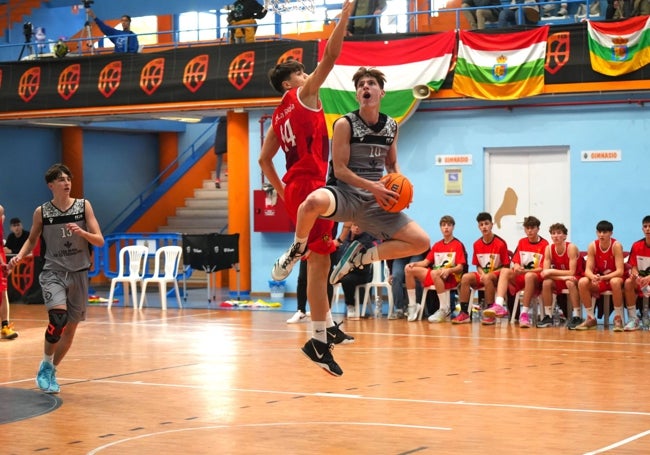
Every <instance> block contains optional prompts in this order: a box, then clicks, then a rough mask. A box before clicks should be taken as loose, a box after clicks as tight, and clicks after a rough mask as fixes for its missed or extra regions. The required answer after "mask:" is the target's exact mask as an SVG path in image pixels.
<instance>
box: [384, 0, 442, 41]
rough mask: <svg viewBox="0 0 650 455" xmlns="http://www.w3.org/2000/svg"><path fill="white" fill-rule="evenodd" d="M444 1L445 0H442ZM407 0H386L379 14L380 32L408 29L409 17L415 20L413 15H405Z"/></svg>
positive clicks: (404, 31) (398, 31)
mask: <svg viewBox="0 0 650 455" xmlns="http://www.w3.org/2000/svg"><path fill="white" fill-rule="evenodd" d="M434 1H435V0H434ZM444 1H445V2H446V0H444ZM407 9H408V3H407V0H388V1H387V2H386V9H385V10H384V12H383V14H382V15H381V21H380V23H381V31H382V33H406V32H407V31H408V22H409V20H410V19H413V20H415V16H407V15H406V14H404V11H407Z"/></svg>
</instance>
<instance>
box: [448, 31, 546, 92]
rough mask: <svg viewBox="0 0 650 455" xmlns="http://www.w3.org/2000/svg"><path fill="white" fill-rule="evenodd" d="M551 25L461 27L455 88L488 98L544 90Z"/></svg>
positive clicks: (456, 90)
mask: <svg viewBox="0 0 650 455" xmlns="http://www.w3.org/2000/svg"><path fill="white" fill-rule="evenodd" d="M548 30H549V26H548V25H545V26H543V27H539V28H536V29H533V30H528V31H523V32H513V33H496V34H487V33H480V32H470V31H465V30H461V31H460V32H459V33H460V36H459V43H458V60H457V62H456V69H455V73H454V83H453V86H452V88H453V89H454V91H455V92H457V93H459V94H461V95H465V96H470V97H472V98H480V99H485V100H513V99H518V98H525V97H527V96H533V95H538V94H540V93H541V92H542V91H543V90H544V61H545V60H546V40H547V38H548Z"/></svg>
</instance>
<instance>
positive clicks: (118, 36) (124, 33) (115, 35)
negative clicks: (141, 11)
mask: <svg viewBox="0 0 650 455" xmlns="http://www.w3.org/2000/svg"><path fill="white" fill-rule="evenodd" d="M86 12H87V13H88V17H91V18H93V19H94V20H95V24H97V27H99V29H100V30H101V31H102V33H103V34H104V35H106V36H107V37H108V39H109V40H111V41H112V42H113V44H114V45H115V52H116V53H127V52H129V53H134V54H135V53H137V52H138V50H139V49H140V43H138V36H137V35H136V34H135V33H133V32H132V31H131V16H127V15H126V14H124V15H123V16H122V18H121V19H120V23H121V24H122V30H118V29H116V28H113V27H111V26H109V25H106V24H105V23H104V22H103V21H102V20H101V19H99V18H98V17H97V16H95V13H94V11H93V10H92V9H90V8H88V9H86Z"/></svg>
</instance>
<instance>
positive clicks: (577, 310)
mask: <svg viewBox="0 0 650 455" xmlns="http://www.w3.org/2000/svg"><path fill="white" fill-rule="evenodd" d="M581 313H582V312H581V311H580V308H574V309H573V310H572V314H573V316H575V317H577V318H579V317H581Z"/></svg>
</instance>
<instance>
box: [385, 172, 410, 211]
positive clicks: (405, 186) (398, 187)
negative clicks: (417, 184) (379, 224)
mask: <svg viewBox="0 0 650 455" xmlns="http://www.w3.org/2000/svg"><path fill="white" fill-rule="evenodd" d="M379 181H380V182H381V183H383V184H384V186H385V187H386V189H388V190H391V191H394V192H396V193H398V194H399V197H398V198H397V200H392V201H391V202H390V203H389V204H382V202H381V201H379V200H378V201H377V203H378V204H379V205H380V206H381V208H382V209H384V210H386V211H387V212H393V213H397V212H401V211H402V210H404V209H405V208H407V207H408V206H409V205H411V202H412V201H413V184H412V183H411V181H410V180H409V179H407V178H406V176H405V175H402V174H399V173H396V172H394V173H391V174H386V175H384V176H383V177H382V178H381V180H379Z"/></svg>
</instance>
